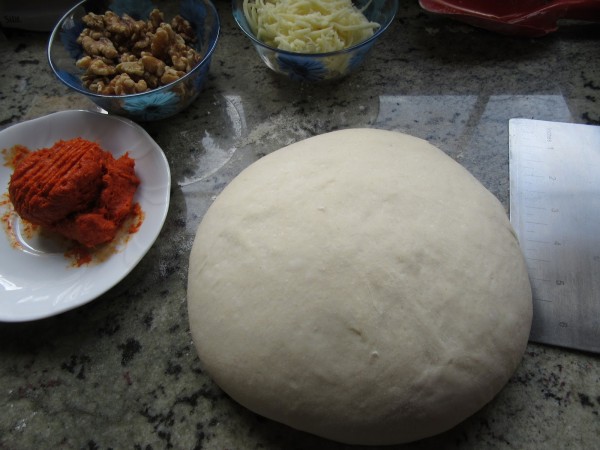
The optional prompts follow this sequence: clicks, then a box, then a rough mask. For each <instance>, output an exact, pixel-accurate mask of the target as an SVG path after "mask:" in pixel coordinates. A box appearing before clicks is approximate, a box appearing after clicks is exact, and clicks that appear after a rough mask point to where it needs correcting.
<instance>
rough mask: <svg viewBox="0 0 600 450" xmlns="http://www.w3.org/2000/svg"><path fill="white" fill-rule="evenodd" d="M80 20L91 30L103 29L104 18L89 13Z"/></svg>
mask: <svg viewBox="0 0 600 450" xmlns="http://www.w3.org/2000/svg"><path fill="white" fill-rule="evenodd" d="M81 20H82V21H83V23H84V24H85V25H86V26H87V27H88V28H91V29H93V30H103V29H104V18H103V17H102V16H101V15H98V14H94V13H93V12H89V13H87V14H86V15H85V16H83V17H82V18H81Z"/></svg>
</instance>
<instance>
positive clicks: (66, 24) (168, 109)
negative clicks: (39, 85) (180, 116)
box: [48, 0, 221, 121]
mask: <svg viewBox="0 0 600 450" xmlns="http://www.w3.org/2000/svg"><path fill="white" fill-rule="evenodd" d="M154 8H158V9H160V11H162V12H163V13H164V18H165V22H170V20H171V19H172V18H173V17H174V16H175V15H177V14H180V15H181V16H182V17H183V18H184V19H186V20H188V21H189V22H190V24H191V26H192V28H193V30H194V33H195V36H196V40H195V43H194V44H193V46H194V47H195V50H196V51H198V52H199V53H200V56H201V60H200V62H199V63H198V64H197V65H196V66H195V67H193V68H192V69H191V70H190V71H189V72H187V73H186V74H185V75H183V76H181V78H179V79H177V80H175V81H173V82H171V83H169V84H165V85H164V86H160V87H157V88H155V89H152V90H149V91H146V92H142V93H138V94H129V95H102V94H97V93H95V92H93V91H91V90H89V89H88V88H86V87H85V86H84V85H83V84H82V81H81V76H82V75H83V73H84V70H83V69H79V68H78V67H77V66H76V64H75V63H76V61H77V60H78V59H79V58H81V57H82V56H84V52H83V49H82V48H81V46H80V45H79V44H78V43H77V42H76V40H77V38H78V36H79V34H80V33H81V31H82V30H83V28H84V23H83V21H82V18H83V16H84V15H85V14H87V13H89V12H92V13H95V14H104V13H105V12H106V11H107V10H110V11H113V12H115V13H116V14H118V15H123V14H128V15H129V16H131V17H132V18H134V19H136V20H139V19H142V20H147V19H148V15H149V13H150V11H151V10H152V9H154ZM220 30H221V25H220V21H219V15H218V13H217V10H216V8H215V6H214V5H213V3H212V2H211V1H210V0H183V1H156V0H152V1H151V0H85V1H82V2H80V3H78V4H77V5H75V6H74V7H73V8H72V9H71V10H69V11H68V12H67V13H66V14H65V15H64V16H63V17H62V18H61V19H60V21H59V22H58V23H57V25H56V26H55V28H54V30H53V31H52V34H51V35H50V40H49V43H48V61H49V63H50V67H51V68H52V70H53V72H54V74H55V75H56V76H57V78H58V79H59V80H60V81H62V82H63V83H64V84H65V85H67V86H68V87H69V88H71V89H73V90H75V91H77V92H79V93H81V94H83V95H85V96H86V97H88V98H89V99H90V100H92V101H93V102H94V103H95V104H96V105H98V106H99V107H100V108H102V109H104V110H105V111H107V112H108V113H112V114H117V115H120V116H125V117H128V118H130V119H132V120H136V121H152V120H159V119H165V118H167V117H170V116H173V115H175V114H177V113H178V112H180V111H181V110H183V109H185V108H186V107H187V106H189V105H190V104H191V103H192V102H193V101H194V100H195V99H196V98H197V97H198V95H199V94H200V92H201V90H202V87H203V85H204V82H205V80H206V78H207V74H208V71H209V67H210V62H211V57H212V55H213V52H214V50H215V47H216V45H217V41H218V39H219V35H220Z"/></svg>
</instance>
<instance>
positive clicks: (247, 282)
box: [188, 129, 532, 445]
mask: <svg viewBox="0 0 600 450" xmlns="http://www.w3.org/2000/svg"><path fill="white" fill-rule="evenodd" d="M188 311H189V320H190V326H191V332H192V336H193V339H194V343H195V346H196V348H197V351H198V354H199V356H200V359H201V361H202V363H203V365H204V367H205V369H206V370H207V371H208V373H209V374H210V375H211V376H212V377H213V379H214V380H215V381H216V383H217V384H219V386H220V387H221V388H222V389H223V390H224V391H225V392H226V393H228V394H229V395H230V396H231V397H232V398H233V399H235V400H236V401H238V402H239V403H241V404H242V405H244V406H246V407H247V408H249V409H250V410H253V411H255V412H256V413H258V414H261V415H263V416H266V417H268V418H271V419H273V420H276V421H279V422H282V423H285V424H287V425H289V426H291V427H294V428H297V429H300V430H303V431H307V432H310V433H313V434H316V435H319V436H322V437H325V438H328V439H332V440H336V441H341V442H344V443H350V444H378V445H379V444H396V443H402V442H408V441H413V440H417V439H421V438H424V437H428V436H431V435H434V434H437V433H440V432H442V431H445V430H447V429H449V428H451V427H453V426H454V425H456V424H458V423H459V422H461V421H462V420H464V419H465V418H467V417H468V416H470V415H471V414H473V413H474V412H476V411H477V410H479V409H480V408H481V407H482V406H484V405H485V404H486V403H488V402H489V401H490V400H491V399H492V398H493V397H494V396H495V395H496V394H497V393H498V392H499V391H500V390H501V388H502V387H503V386H504V385H505V383H506V382H507V381H508V379H509V378H510V376H511V375H512V373H513V372H514V370H515V368H516V367H517V365H518V364H519V362H520V360H521V357H522V354H523V352H524V350H525V346H526V343H527V340H528V336H529V331H530V326H531V316H532V300H531V287H530V284H529V279H528V275H527V271H526V267H525V264H524V260H523V257H522V254H521V251H520V248H519V246H518V243H517V239H516V237H515V235H514V232H513V230H512V228H511V225H510V222H509V220H508V217H507V215H506V212H505V210H504V208H503V207H502V205H501V204H500V202H499V201H498V200H497V199H496V198H495V197H494V196H493V195H492V194H491V193H490V192H489V191H487V190H486V189H485V188H484V187H483V186H482V185H481V184H480V183H479V182H478V181H477V180H476V179H475V178H474V177H473V176H472V175H471V174H469V173H468V172H467V171H466V169H464V168H463V167H462V166H461V165H459V164H458V163H456V162H455V161H453V160H452V159H451V158H450V157H448V156H447V155H445V154H444V153H443V152H442V151H441V150H438V149H437V148H435V147H434V146H432V145H430V144H429V143H427V142H426V141H423V140H421V139H418V138H414V137H411V136H408V135H405V134H401V133H396V132H391V131H383V130H375V129H350V130H343V131H335V132H332V133H327V134H323V135H319V136H316V137H313V138H309V139H307V140H304V141H301V142H298V143H295V144H292V145H290V146H288V147H285V148H283V149H281V150H278V151H276V152H274V153H271V154H269V155H268V156H265V157H264V158H262V159H260V160H259V161H257V162H256V163H254V164H252V165H251V166H250V167H248V168H247V169H246V170H244V171H243V172H242V173H241V174H240V175H238V176H237V177H236V178H235V179H234V180H233V181H232V182H231V183H230V185H229V186H228V187H227V188H225V190H224V191H223V192H222V193H221V194H220V195H219V196H218V198H217V199H216V200H215V202H214V203H213V205H212V206H211V207H210V208H209V210H208V212H207V213H206V215H205V217H204V219H203V221H202V223H201V224H200V226H199V228H198V231H197V235H196V238H195V241H194V245H193V248H192V251H191V255H190V264H189V280H188Z"/></svg>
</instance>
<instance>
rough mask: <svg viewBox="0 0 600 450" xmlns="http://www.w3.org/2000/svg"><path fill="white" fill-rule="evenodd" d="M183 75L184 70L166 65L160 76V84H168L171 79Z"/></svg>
mask: <svg viewBox="0 0 600 450" xmlns="http://www.w3.org/2000/svg"><path fill="white" fill-rule="evenodd" d="M183 75H185V72H183V71H178V70H175V69H174V68H172V67H169V66H167V67H166V68H165V73H164V74H163V76H162V77H160V81H161V83H162V84H169V83H172V82H173V81H177V80H178V79H179V78H181V77H182V76H183Z"/></svg>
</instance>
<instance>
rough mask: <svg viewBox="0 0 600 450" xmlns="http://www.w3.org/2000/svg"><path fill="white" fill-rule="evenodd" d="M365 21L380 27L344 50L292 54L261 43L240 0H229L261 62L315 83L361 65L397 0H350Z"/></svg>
mask: <svg viewBox="0 0 600 450" xmlns="http://www.w3.org/2000/svg"><path fill="white" fill-rule="evenodd" d="M353 3H354V5H355V6H356V7H357V8H358V9H362V8H365V9H364V11H363V14H364V15H365V16H366V18H367V19H368V20H369V21H373V22H377V23H379V24H380V27H379V28H378V29H377V30H376V31H375V32H374V33H373V35H372V36H371V37H369V38H368V39H366V40H364V41H362V42H360V43H358V44H356V45H353V46H352V47H349V48H346V49H344V50H338V51H333V52H328V53H296V52H291V51H286V50H281V49H278V48H275V47H272V46H269V45H267V44H265V43H264V42H262V41H261V40H260V39H258V38H257V37H256V35H255V34H254V33H253V32H252V30H251V28H250V25H249V24H248V21H247V20H246V16H245V14H244V7H243V4H244V0H232V6H233V17H234V19H235V21H236V23H237V24H238V26H239V27H240V29H241V30H242V31H243V33H244V34H245V35H246V36H247V37H248V38H249V39H250V40H251V42H252V44H253V45H254V48H255V49H256V51H257V52H258V55H259V56H260V58H261V59H262V61H263V62H264V63H265V64H266V65H267V67H269V68H270V69H271V70H273V71H274V72H276V73H279V74H282V75H285V76H287V77H289V78H290V79H292V80H296V81H306V82H319V81H327V80H335V79H338V78H342V77H345V76H346V75H348V74H350V73H351V72H353V71H354V70H356V69H357V68H358V67H360V66H361V64H362V63H363V61H364V59H365V57H366V56H367V54H368V53H369V51H370V50H371V48H372V47H373V45H374V44H375V43H376V42H377V41H378V40H379V39H380V38H381V36H382V35H383V33H384V32H385V31H386V30H387V29H388V27H389V26H390V24H391V23H392V21H393V19H394V17H395V16H396V13H397V11H398V0H353Z"/></svg>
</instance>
